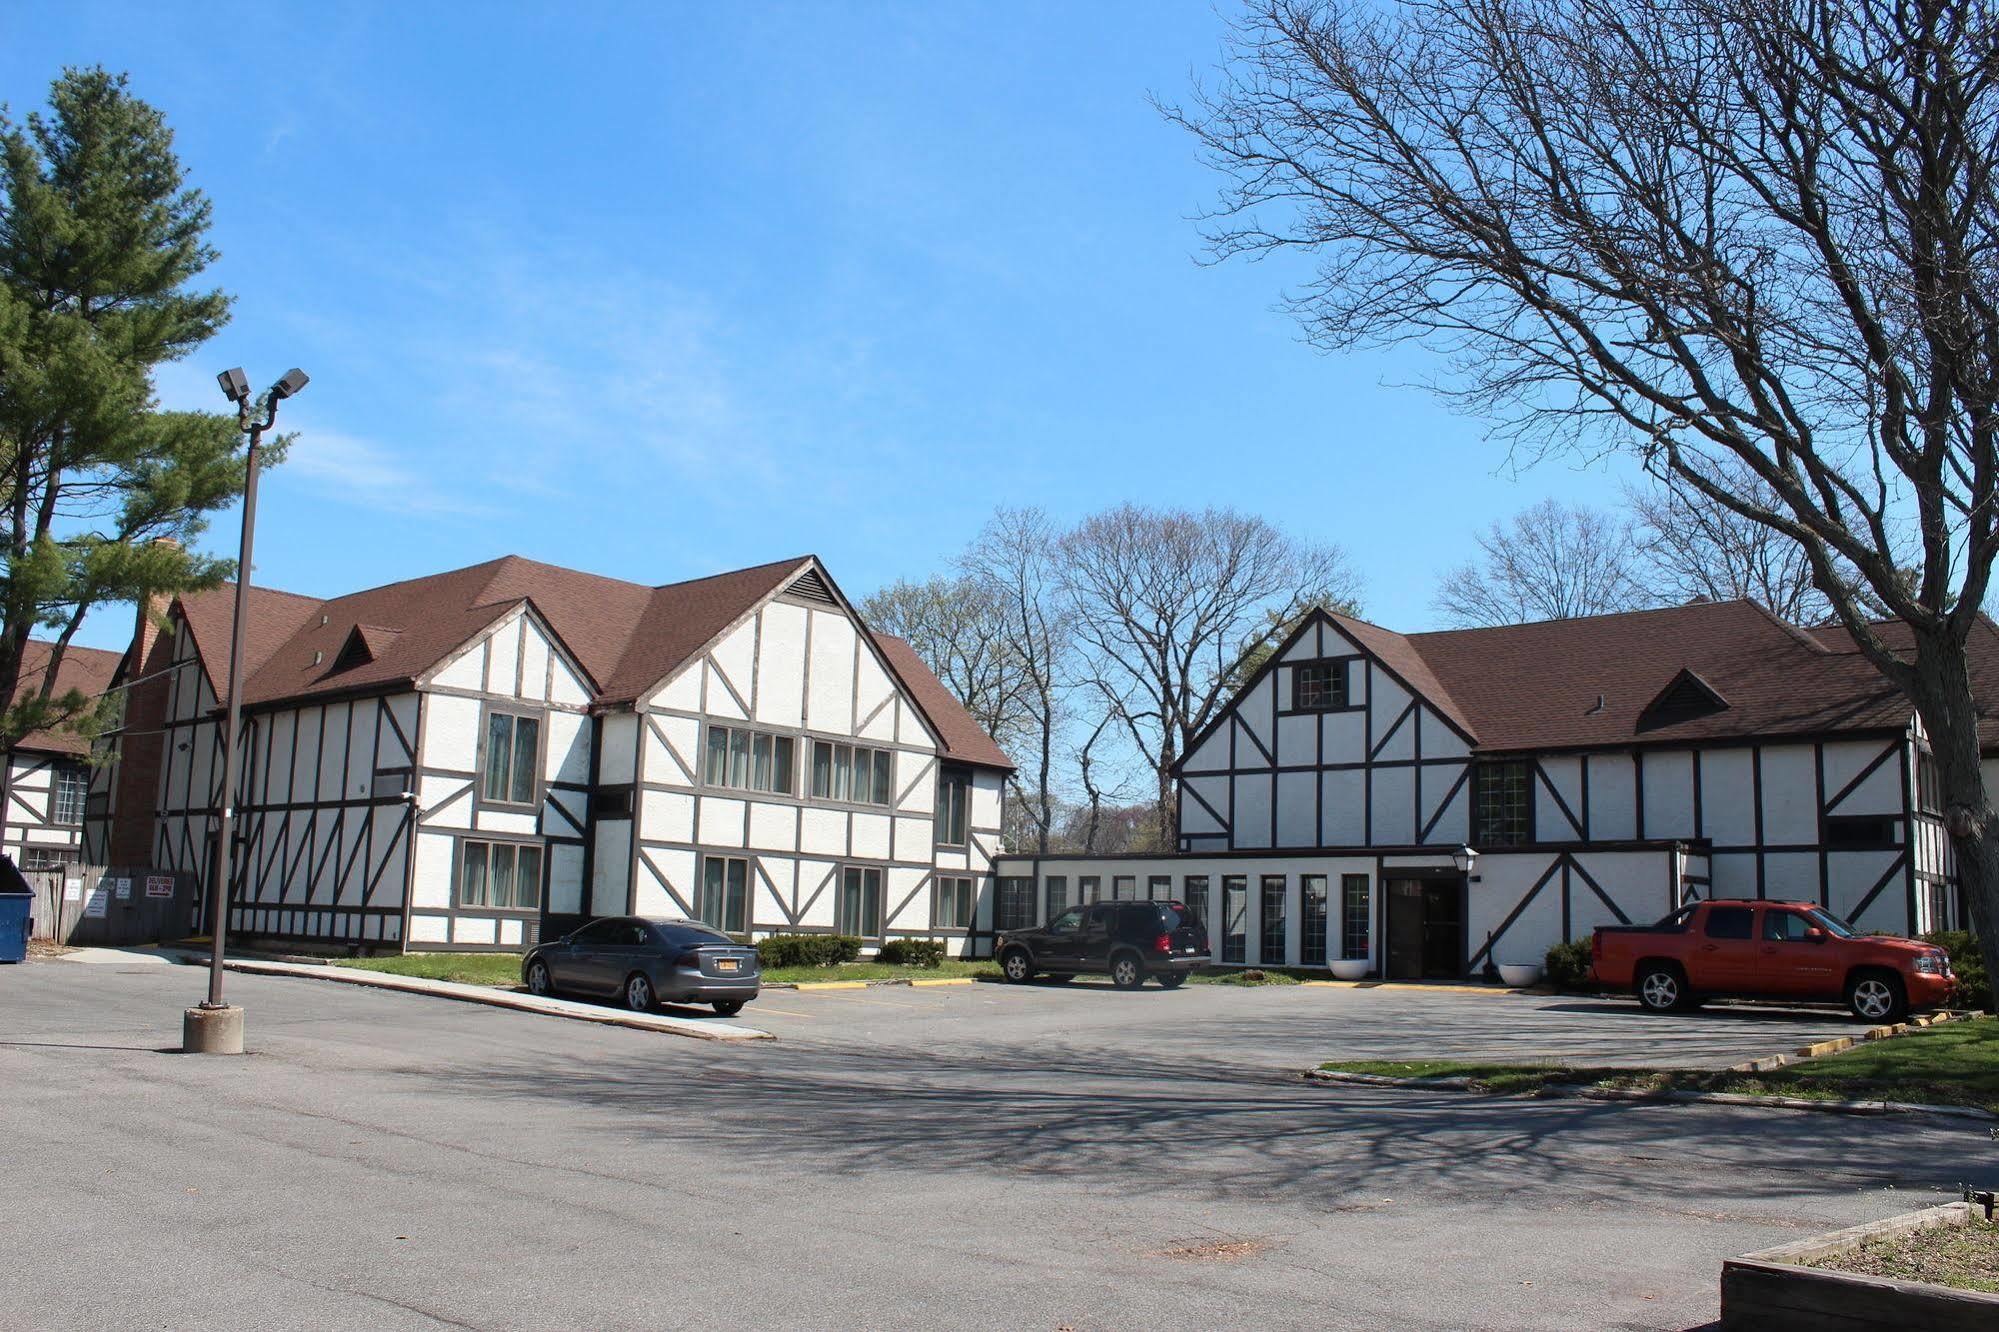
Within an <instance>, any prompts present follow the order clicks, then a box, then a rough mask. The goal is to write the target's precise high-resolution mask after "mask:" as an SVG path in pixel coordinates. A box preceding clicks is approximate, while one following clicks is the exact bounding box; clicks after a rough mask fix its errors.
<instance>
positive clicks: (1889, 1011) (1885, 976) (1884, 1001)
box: [1846, 971, 1909, 1022]
mask: <svg viewBox="0 0 1999 1332" xmlns="http://www.w3.org/2000/svg"><path fill="white" fill-rule="evenodd" d="M1846 1006H1847V1008H1848V1009H1850V1010H1852V1013H1853V1016H1855V1017H1857V1018H1859V1019H1860V1020H1861V1021H1862V1022H1900V1021H1901V1020H1902V1019H1903V1018H1905V1017H1907V1016H1908V1014H1909V997H1908V995H1907V993H1905V992H1904V991H1903V989H1902V982H1901V979H1900V978H1899V977H1897V976H1894V975H1891V974H1890V973H1888V972H1885V971H1863V972H1861V973H1860V974H1859V975H1857V976H1855V977H1854V978H1853V979H1852V980H1849V981H1848V982H1847V983H1846Z"/></svg>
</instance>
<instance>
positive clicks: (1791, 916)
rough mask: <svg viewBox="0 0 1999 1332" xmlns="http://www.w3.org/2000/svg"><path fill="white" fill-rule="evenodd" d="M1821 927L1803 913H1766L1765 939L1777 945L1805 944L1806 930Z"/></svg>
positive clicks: (1764, 922) (1764, 914)
mask: <svg viewBox="0 0 1999 1332" xmlns="http://www.w3.org/2000/svg"><path fill="white" fill-rule="evenodd" d="M1818 928H1819V925H1818V923H1817V922H1816V921H1814V920H1813V919H1812V918H1811V917H1810V916H1807V915H1806V914H1805V913H1804V912H1802V911H1765V912H1764V913H1763V937H1764V938H1765V939H1769V940H1772V941H1774V942H1777V943H1803V942H1804V941H1805V931H1806V930H1816V929H1818Z"/></svg>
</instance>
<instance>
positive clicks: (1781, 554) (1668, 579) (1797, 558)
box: [1624, 464, 1832, 624]
mask: <svg viewBox="0 0 1999 1332" xmlns="http://www.w3.org/2000/svg"><path fill="white" fill-rule="evenodd" d="M1725 470H1727V471H1728V472H1729V473H1730V477H1729V482H1728V485H1729V489H1730V490H1732V491H1735V492H1737V493H1739V494H1744V495H1754V496H1756V497H1757V500H1756V502H1757V503H1759V504H1762V505H1766V506H1767V505H1770V504H1774V503H1777V502H1778V500H1777V496H1776V493H1775V492H1774V491H1772V490H1771V489H1770V488H1769V487H1768V486H1766V485H1764V484H1763V483H1762V481H1760V480H1759V479H1758V478H1757V476H1756V474H1755V473H1754V472H1752V471H1750V470H1749V469H1748V468H1746V467H1742V466H1741V465H1739V464H1737V465H1735V466H1732V467H1726V469H1725ZM1624 503H1625V507H1626V508H1627V509H1629V510H1630V512H1631V515H1632V519H1633V521H1632V528H1631V535H1632V540H1633V543H1634V544H1635V546H1636V548H1637V551H1638V554H1639V556H1640V558H1642V559H1643V561H1644V564H1645V582H1646V585H1647V586H1648V587H1650V588H1651V589H1652V590H1653V592H1655V593H1656V594H1657V595H1658V597H1659V599H1660V600H1661V601H1662V602H1666V603H1684V602H1689V601H1728V600H1732V599H1734V598H1738V597H1741V598H1747V599H1748V600H1750V601H1754V602H1756V603H1757V604H1759V605H1761V606H1764V607H1766V608H1767V609H1769V610H1771V611H1773V612H1775V613H1776V614H1778V615H1780V616H1782V617H1783V618H1784V619H1786V620H1789V621H1790V622H1791V623H1792V624H1820V623H1823V622H1824V621H1825V620H1826V619H1827V618H1829V617H1830V616H1831V614H1832V608H1831V606H1830V605H1829V604H1828V603H1827V602H1826V599H1825V598H1824V597H1823V596H1821V595H1819V591H1818V589H1817V588H1815V587H1813V586H1812V566H1811V561H1810V560H1808V559H1807V558H1805V551H1804V547H1802V546H1800V545H1799V544H1798V543H1797V542H1796V541H1793V540H1792V539H1791V538H1790V537H1788V536H1786V535H1784V534H1783V533H1782V532H1779V531H1778V530H1777V529H1776V528H1774V527H1771V526H1770V525H1769V524H1767V523H1759V522H1757V521H1755V520H1754V519H1751V518H1745V517H1743V516H1742V515H1741V514H1739V513H1737V512H1736V511H1735V510H1733V509H1731V508H1729V507H1727V506H1726V505H1722V504H1716V503H1715V502H1714V501H1713V500H1710V499H1708V498H1707V497H1706V496H1705V495H1702V494H1701V493H1700V492H1699V491H1696V490H1693V489H1692V488H1690V487H1687V486H1675V485H1673V484H1671V481H1670V479H1659V478H1654V479H1653V480H1652V482H1651V483H1650V484H1649V485H1646V486H1643V487H1640V486H1630V485H1627V486H1626V487H1625V488H1624Z"/></svg>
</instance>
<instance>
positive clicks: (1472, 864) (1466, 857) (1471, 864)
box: [1451, 846, 1478, 874]
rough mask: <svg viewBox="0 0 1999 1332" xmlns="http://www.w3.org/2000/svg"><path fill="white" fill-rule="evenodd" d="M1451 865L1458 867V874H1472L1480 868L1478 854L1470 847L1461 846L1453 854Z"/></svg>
mask: <svg viewBox="0 0 1999 1332" xmlns="http://www.w3.org/2000/svg"><path fill="white" fill-rule="evenodd" d="M1451 863H1452V864H1453V865H1456V866H1457V867H1458V873H1460V874H1470V873H1471V872H1472V871H1473V870H1474V869H1476V868H1477V867H1478V852H1476V851H1474V850H1472V849H1471V848H1470V847H1468V846H1461V847H1459V848H1458V849H1457V850H1455V851H1453V852H1451Z"/></svg>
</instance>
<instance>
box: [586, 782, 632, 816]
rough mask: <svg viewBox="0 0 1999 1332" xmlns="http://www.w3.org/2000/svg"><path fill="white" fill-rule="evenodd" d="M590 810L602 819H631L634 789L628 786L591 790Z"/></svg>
mask: <svg viewBox="0 0 1999 1332" xmlns="http://www.w3.org/2000/svg"><path fill="white" fill-rule="evenodd" d="M590 812H591V813H592V814H594V815H596V816H597V817H598V818H600V819H629V818H630V817H631V816H632V789H631V788H630V787H629V786H627V787H620V788H615V789H612V790H609V791H593V792H591V795H590Z"/></svg>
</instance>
